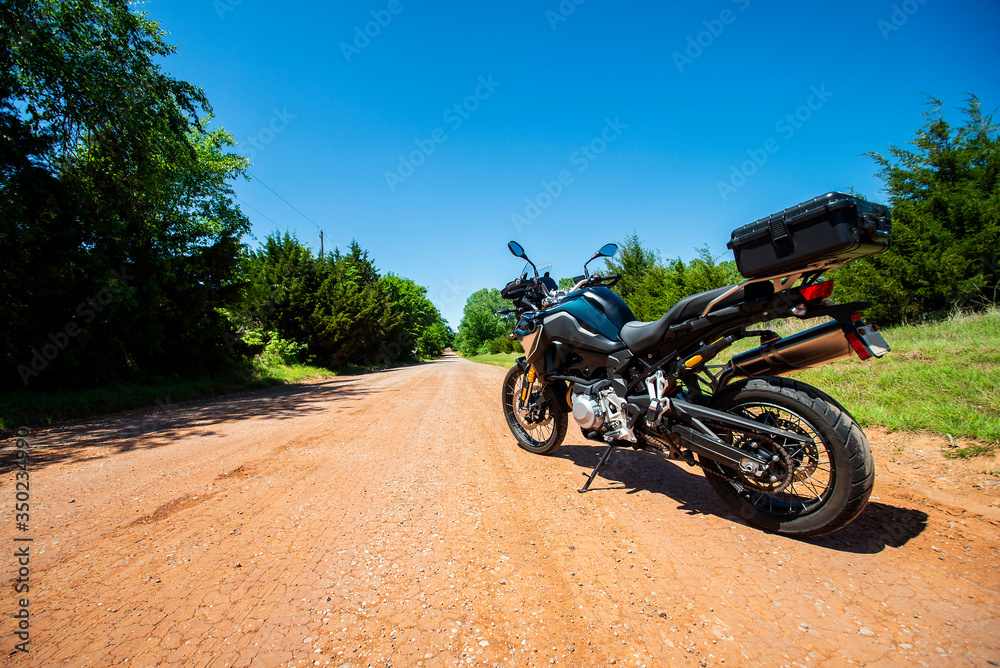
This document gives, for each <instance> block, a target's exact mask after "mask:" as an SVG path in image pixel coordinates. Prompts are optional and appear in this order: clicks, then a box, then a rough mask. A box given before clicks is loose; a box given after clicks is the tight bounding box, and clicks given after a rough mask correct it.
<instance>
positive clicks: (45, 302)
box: [0, 0, 248, 388]
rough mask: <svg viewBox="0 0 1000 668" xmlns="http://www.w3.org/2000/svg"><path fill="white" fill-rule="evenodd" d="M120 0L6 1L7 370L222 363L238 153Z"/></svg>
mask: <svg viewBox="0 0 1000 668" xmlns="http://www.w3.org/2000/svg"><path fill="white" fill-rule="evenodd" d="M162 35H163V31H162V30H161V29H160V28H159V26H158V25H157V24H156V23H155V22H153V21H150V20H149V19H148V18H146V17H145V16H144V15H142V14H137V13H133V12H132V11H130V10H129V8H128V5H127V4H126V3H125V2H123V1H121V0H81V1H80V2H73V3H56V2H47V1H42V0H35V1H30V0H12V1H11V2H5V3H3V5H2V7H0V57H2V59H3V62H4V67H3V70H2V72H0V140H2V143H0V242H2V243H0V294H3V295H4V296H5V298H4V300H3V302H2V303H0V319H2V320H3V322H4V323H5V324H7V325H8V327H7V329H6V331H5V332H4V336H3V339H2V341H0V355H2V356H3V360H4V367H5V369H7V370H8V372H5V373H4V374H3V376H2V380H0V386H2V387H24V386H25V385H28V386H29V387H33V388H38V387H60V386H69V385H85V384H94V383H99V382H102V381H103V382H108V381H111V380H121V379H131V378H138V377H142V376H148V375H169V374H174V373H195V372H198V371H201V370H206V369H212V368H215V367H217V366H219V365H221V364H224V363H225V362H226V360H227V359H228V353H227V351H226V350H225V347H224V343H223V336H222V335H223V332H224V327H225V322H224V320H223V319H222V318H221V317H220V316H219V315H218V314H217V313H216V312H215V310H214V308H213V307H214V306H217V305H224V304H225V303H227V302H228V301H230V300H232V299H233V298H234V297H235V296H236V295H237V294H238V290H239V288H238V285H237V283H236V279H237V276H236V271H237V268H238V262H239V254H240V248H241V244H240V238H241V237H242V235H243V234H244V233H245V232H246V230H247V229H248V222H247V219H246V218H245V216H243V215H242V213H240V211H239V209H238V208H236V206H235V205H234V203H233V201H232V197H231V195H232V190H231V187H230V185H229V182H230V181H231V180H232V179H233V178H235V177H237V176H239V175H241V174H242V173H243V170H244V169H245V167H246V163H245V161H244V160H243V159H242V158H240V157H238V156H236V155H234V154H231V153H228V152H227V148H228V147H229V146H232V144H233V142H232V138H231V137H230V136H229V135H228V134H226V133H225V132H224V131H223V130H214V131H209V130H208V129H207V127H206V121H207V119H208V118H209V117H210V113H211V109H210V107H209V105H208V102H207V100H206V99H205V97H204V95H203V94H202V92H201V91H200V90H199V89H198V88H196V87H194V86H192V85H191V84H188V83H186V82H183V81H178V80H176V79H173V78H172V77H170V76H168V75H166V74H164V73H163V72H162V71H161V70H160V68H159V67H158V66H157V65H155V64H154V63H153V60H154V59H156V58H159V57H162V56H165V55H168V54H169V53H171V52H172V51H173V49H172V47H170V46H169V45H167V44H166V43H165V42H164V41H163V39H162Z"/></svg>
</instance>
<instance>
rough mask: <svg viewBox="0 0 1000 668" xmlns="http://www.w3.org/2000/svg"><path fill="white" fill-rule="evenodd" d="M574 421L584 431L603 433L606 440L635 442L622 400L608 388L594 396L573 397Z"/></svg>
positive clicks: (578, 395)
mask: <svg viewBox="0 0 1000 668" xmlns="http://www.w3.org/2000/svg"><path fill="white" fill-rule="evenodd" d="M572 403H573V419H574V420H576V422H577V424H579V425H580V427H581V428H583V429H591V430H593V431H597V432H600V433H603V434H604V435H605V436H604V438H605V439H606V440H610V439H615V438H621V439H625V440H628V441H633V442H634V441H635V436H634V435H633V433H632V430H631V429H629V428H628V420H627V419H626V417H625V414H624V412H623V410H622V403H623V402H622V400H621V399H619V398H618V396H617V395H616V394H615V393H614V392H613V391H612V390H611V388H606V389H603V390H598V391H597V392H595V393H593V394H586V393H579V394H574V395H573V402H572Z"/></svg>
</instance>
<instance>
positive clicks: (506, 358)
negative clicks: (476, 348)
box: [465, 353, 524, 369]
mask: <svg viewBox="0 0 1000 668" xmlns="http://www.w3.org/2000/svg"><path fill="white" fill-rule="evenodd" d="M518 357H524V353H497V354H496V355H474V356H472V357H466V358H465V359H467V360H469V361H470V362H479V363H480V364H489V365H490V366H499V367H503V368H504V369H509V368H511V367H512V366H514V361H515V360H516V359H517V358H518Z"/></svg>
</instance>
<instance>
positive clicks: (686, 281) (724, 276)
mask: <svg viewBox="0 0 1000 668" xmlns="http://www.w3.org/2000/svg"><path fill="white" fill-rule="evenodd" d="M606 263H607V271H608V273H618V274H621V275H622V280H621V281H620V282H619V283H618V285H617V286H616V287H615V288H613V289H614V291H615V292H617V293H618V295H619V296H621V298H622V299H624V300H625V303H626V304H628V305H629V308H631V309H632V313H633V314H634V315H635V317H636V318H637V319H639V320H642V321H647V322H648V321H651V320H656V319H658V318H659V317H660V316H662V315H663V314H664V313H666V312H667V311H668V310H670V307H671V306H673V305H674V304H676V303H677V302H678V301H680V300H681V299H683V298H684V297H687V296H688V295H693V294H696V293H698V292H705V291H708V290H713V289H715V288H719V287H722V286H725V285H732V284H734V283H738V282H739V281H741V280H742V278H741V277H740V275H739V272H738V271H737V270H736V263H735V262H733V261H732V260H727V261H724V262H719V258H717V257H715V256H714V255H713V254H712V251H711V249H710V248H709V247H708V246H703V247H701V248H699V249H698V255H697V256H696V257H695V258H694V259H693V260H691V261H690V262H688V263H686V264H685V263H684V261H683V260H681V259H680V258H679V257H678V258H675V259H673V260H668V261H666V262H664V261H662V260H661V259H660V258H659V256H658V254H657V253H656V251H654V250H652V249H649V248H646V247H645V246H644V245H643V243H642V240H641V239H640V238H639V237H638V235H636V234H632V235H629V236H628V237H626V239H625V242H624V243H623V244H622V246H621V249H620V250H619V251H618V255H617V256H615V257H614V258H609V259H608V260H606Z"/></svg>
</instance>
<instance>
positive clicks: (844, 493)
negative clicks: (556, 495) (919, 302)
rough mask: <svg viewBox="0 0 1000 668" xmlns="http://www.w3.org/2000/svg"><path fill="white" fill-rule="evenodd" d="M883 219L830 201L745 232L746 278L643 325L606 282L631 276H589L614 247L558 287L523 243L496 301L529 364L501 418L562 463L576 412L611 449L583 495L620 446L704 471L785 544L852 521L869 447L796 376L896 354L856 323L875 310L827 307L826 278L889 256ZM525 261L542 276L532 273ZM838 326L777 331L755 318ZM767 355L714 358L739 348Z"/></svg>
mask: <svg viewBox="0 0 1000 668" xmlns="http://www.w3.org/2000/svg"><path fill="white" fill-rule="evenodd" d="M889 230H890V220H889V212H888V210H887V209H886V208H885V207H883V206H880V205H876V204H871V203H869V202H866V201H865V200H862V199H860V198H856V197H853V196H850V195H845V194H843V193H829V194H827V195H824V196H822V197H818V198H815V199H813V200H810V201H809V202H805V203H803V204H801V205H798V206H797V207H791V208H789V209H786V210H785V211H782V212H780V213H778V214H774V215H773V216H769V217H767V218H763V219H761V220H758V221H756V222H755V223H752V224H750V225H747V226H744V227H742V228H739V229H738V230H736V231H734V232H733V234H732V238H731V240H730V242H729V248H731V249H732V250H733V251H734V253H735V257H736V264H737V268H738V269H739V271H740V273H741V274H742V276H743V277H744V278H745V279H746V280H744V281H742V282H740V283H739V284H737V285H731V286H726V287H721V288H718V289H715V290H710V291H708V292H702V293H699V294H694V295H691V296H688V297H686V298H684V299H682V300H681V301H679V302H678V303H677V304H675V305H674V306H673V307H672V308H670V309H669V310H668V311H667V312H666V313H665V314H664V315H663V316H662V317H661V318H659V319H658V320H656V321H654V322H638V321H636V319H635V316H634V315H633V314H632V312H631V310H630V309H629V307H628V305H627V304H626V303H625V302H624V300H622V298H621V297H619V296H618V295H617V294H616V293H615V292H614V291H612V289H611V288H613V287H615V286H616V285H617V284H618V282H619V281H620V280H621V276H620V275H601V274H600V273H593V274H590V273H588V270H587V267H588V265H589V264H590V263H591V262H593V261H594V260H596V259H598V258H610V257H613V256H614V255H615V253H616V252H617V250H618V248H617V246H616V245H615V244H607V245H606V246H604V247H603V248H601V249H600V250H599V251H597V252H596V253H595V254H594V255H593V256H592V257H591V258H590V260H588V261H587V262H586V263H585V264H584V273H583V275H582V276H578V277H576V278H575V279H573V282H574V285H573V287H572V288H570V289H559V287H558V285H557V283H556V282H555V280H553V279H552V278H551V277H550V275H549V273H548V272H545V273H544V275H541V276H540V275H539V273H538V268H537V267H536V266H535V264H534V263H533V262H532V261H531V260H530V259H529V258H528V256H527V254H526V253H525V251H524V249H523V248H522V247H521V246H520V245H519V244H518V243H517V242H514V241H511V242H510V243H509V244H508V248H509V249H510V251H511V253H512V254H513V255H514V256H515V257H518V258H521V259H523V260H525V262H526V264H525V267H524V270H523V272H522V273H521V274H519V275H518V277H517V278H515V279H514V280H513V281H511V282H510V283H508V284H507V285H506V286H505V287H504V288H503V290H502V291H501V294H502V296H503V297H504V298H505V299H507V300H510V301H511V302H512V304H513V307H514V308H513V310H509V309H508V310H504V311H500V312H498V314H499V315H510V314H511V313H513V314H514V316H515V320H516V326H515V329H514V332H513V333H512V334H511V335H510V337H511V339H517V340H518V341H520V342H521V344H522V345H523V347H524V350H525V356H524V357H521V358H519V359H518V360H517V361H516V364H515V365H514V366H513V367H512V368H511V369H510V370H509V371H508V372H507V375H506V377H505V378H504V382H503V388H502V402H503V411H504V416H505V418H506V420H507V424H508V426H509V427H510V430H511V433H512V434H513V435H514V438H515V439H516V440H517V444H518V445H519V446H520V447H521V448H523V449H524V450H527V451H528V452H532V453H536V454H540V455H548V454H551V453H552V452H553V451H555V450H556V448H558V447H559V445H560V444H561V443H562V442H563V439H564V438H565V437H566V432H567V429H568V424H569V416H570V415H572V417H573V420H574V421H575V422H576V423H577V425H579V427H580V429H581V431H582V432H583V435H584V437H585V438H587V439H590V440H593V441H597V442H601V443H603V444H604V445H605V446H606V447H605V449H604V451H603V452H602V454H601V456H600V459H599V460H598V462H597V464H596V466H595V467H594V469H593V471H592V472H591V473H590V475H589V477H588V479H587V481H586V483H585V484H584V485H583V487H582V488H581V489H579V491H580V492H586V491H587V490H588V489H589V488H590V485H591V483H593V481H594V479H595V477H596V476H597V474H598V471H599V470H600V469H601V467H602V466H603V465H604V464H605V463H606V462H607V461H608V458H609V456H610V455H611V454H612V452H613V451H614V450H616V449H617V448H620V447H626V446H627V447H632V448H635V449H638V450H643V451H646V452H649V453H652V454H654V455H656V456H657V457H660V458H663V459H665V460H680V461H684V462H686V463H687V464H689V465H691V466H700V467H701V468H702V470H703V471H704V474H705V478H706V479H707V481H708V483H709V484H710V485H711V487H712V488H713V489H714V490H715V492H716V493H717V494H718V495H719V496H720V497H721V499H722V500H723V501H724V502H725V503H726V504H727V505H728V506H729V507H730V508H732V509H733V510H734V511H735V512H736V513H738V514H739V515H740V516H741V517H743V518H744V519H745V520H746V521H747V522H749V523H750V524H752V525H754V526H756V527H759V528H761V529H764V530H767V531H772V532H775V533H779V534H783V535H789V536H799V537H805V536H817V535H822V534H825V533H829V532H832V531H835V530H837V529H839V528H842V527H844V526H846V525H847V524H848V523H850V522H851V521H852V520H854V518H856V517H857V516H858V515H859V514H860V513H861V511H862V509H863V508H864V507H865V504H866V503H867V501H868V498H869V496H870V495H871V492H872V487H873V485H874V479H875V470H874V460H873V458H872V453H871V447H870V445H869V443H868V440H867V438H866V437H865V434H864V432H863V431H862V429H861V428H860V427H859V426H858V424H857V422H856V421H855V420H854V418H853V417H852V416H851V414H850V413H849V412H848V411H847V409H845V408H844V407H843V406H841V405H840V404H839V403H837V401H835V400H834V399H833V398H831V397H830V396H829V395H827V394H825V393H824V392H822V391H820V390H819V389H816V388H814V387H811V386H809V385H807V384H805V383H802V382H798V381H796V380H792V379H789V378H786V377H785V376H786V375H787V374H789V373H792V372H794V371H798V370H800V369H807V368H811V367H815V366H818V365H821V364H825V363H827V362H831V361H833V360H836V359H840V358H843V357H847V356H849V355H852V354H854V355H857V356H858V357H860V358H861V359H870V358H873V357H881V356H883V355H885V354H886V353H888V352H889V350H890V349H889V345H888V344H887V343H886V342H885V339H884V338H883V337H882V335H881V334H880V332H879V330H878V327H877V326H876V325H872V324H868V323H866V322H865V320H864V319H863V318H862V316H861V313H862V312H863V311H864V310H865V309H866V308H868V307H870V306H871V302H854V303H849V304H841V305H837V304H834V303H833V302H832V301H830V299H829V298H830V296H831V293H832V290H833V282H832V281H830V280H822V279H823V276H824V274H826V273H827V272H828V271H830V270H832V269H835V268H838V267H841V266H843V265H844V264H846V263H848V262H850V261H852V260H854V259H857V258H859V257H865V256H866V255H871V254H873V253H876V252H880V251H881V250H884V249H885V248H886V247H887V246H888V237H889ZM529 267H530V270H532V271H533V276H530V277H529ZM789 318H797V319H800V320H805V319H812V318H824V319H826V320H827V321H826V322H823V323H822V324H819V325H817V326H814V327H812V328H810V329H807V330H805V331H801V332H799V333H796V334H792V335H789V336H785V337H780V336H779V335H778V334H776V333H775V332H774V331H772V330H770V329H754V327H755V326H757V325H759V324H760V323H767V322H770V321H774V320H780V319H789ZM752 337H757V338H759V345H758V346H757V347H754V348H752V349H751V350H748V351H746V352H742V353H739V354H736V355H733V356H732V357H731V358H730V359H729V360H728V361H725V362H723V363H719V364H713V363H712V362H713V360H714V359H715V358H716V357H717V356H718V355H720V353H722V352H723V351H725V350H726V349H727V348H729V347H730V346H731V345H733V344H734V343H736V342H737V341H740V340H741V339H746V338H752Z"/></svg>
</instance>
